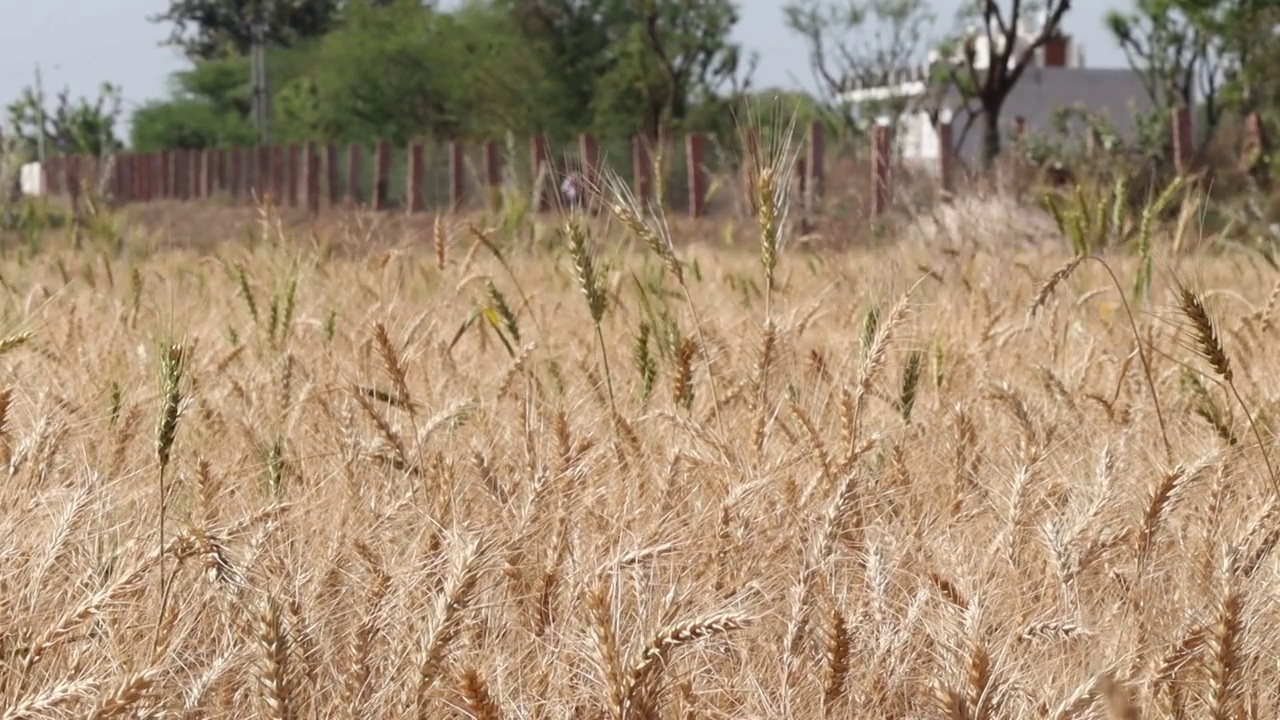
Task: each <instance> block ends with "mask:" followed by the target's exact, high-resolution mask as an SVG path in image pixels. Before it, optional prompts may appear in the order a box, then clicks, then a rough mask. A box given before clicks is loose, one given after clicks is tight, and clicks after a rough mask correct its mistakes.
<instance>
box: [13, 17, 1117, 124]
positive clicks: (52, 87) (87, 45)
mask: <svg viewBox="0 0 1280 720" xmlns="http://www.w3.org/2000/svg"><path fill="white" fill-rule="evenodd" d="M739 2H740V6H741V8H742V20H741V22H740V23H739V26H738V30H737V38H738V40H739V41H740V42H741V43H742V44H743V45H744V46H746V48H748V49H751V50H755V51H757V52H759V53H760V65H759V68H758V70H757V73H756V76H755V79H756V87H758V88H765V87H795V86H797V85H799V86H801V87H809V86H810V85H811V77H812V76H811V74H810V71H809V65H808V60H807V58H806V55H805V45H804V43H803V41H801V40H800V39H799V38H798V37H796V36H794V35H793V34H792V33H790V32H789V31H787V30H786V28H785V26H784V25H783V22H782V7H783V5H784V4H785V3H784V1H783V0H739ZM960 2H961V0H939V1H938V2H936V3H934V8H935V12H936V14H937V15H938V17H939V25H940V26H941V27H939V28H938V29H939V30H943V29H947V28H950V27H952V21H953V18H954V16H955V11H956V8H957V7H958V6H959V4H960ZM1128 2H1129V0H1077V1H1076V2H1075V7H1074V8H1072V10H1071V11H1070V12H1069V13H1068V15H1067V17H1068V19H1067V21H1066V28H1067V31H1068V32H1070V33H1071V34H1072V35H1073V36H1074V37H1075V38H1076V39H1077V41H1078V42H1080V43H1082V44H1083V47H1084V51H1085V57H1086V62H1087V63H1088V64H1089V65H1091V66H1095V67H1099V66H1123V65H1124V56H1123V54H1122V53H1121V52H1120V50H1119V48H1118V47H1117V46H1116V45H1115V43H1114V42H1113V41H1112V40H1111V38H1110V37H1109V36H1108V34H1107V31H1106V29H1105V28H1104V27H1103V24H1102V19H1103V15H1104V14H1105V13H1106V10H1107V9H1108V8H1109V7H1114V6H1115V5H1116V4H1119V3H1124V4H1125V5H1127V4H1128ZM168 4H169V3H168V0H96V1H92V2H86V0H0V7H3V17H4V22H3V23H2V24H0V68H4V72H3V73H0V104H4V105H7V104H8V103H9V102H11V101H12V100H13V99H15V98H16V97H17V96H18V94H19V93H20V92H21V91H22V88H23V86H25V85H28V84H30V83H31V82H32V78H33V74H34V70H35V65H36V63H37V62H38V63H40V65H41V68H42V70H43V73H44V83H45V88H46V91H47V92H48V93H50V94H52V93H53V92H55V91H58V90H60V89H62V88H63V87H69V88H70V89H71V92H72V95H73V96H76V95H82V94H83V95H91V96H92V95H94V94H96V92H97V88H98V85H99V84H100V83H102V82H103V81H111V82H113V83H115V84H117V85H120V86H121V87H122V88H123V92H124V97H125V100H126V102H125V113H126V114H128V113H129V112H130V111H131V106H133V105H136V104H137V103H141V102H145V101H146V100H150V99H153V98H157V97H163V96H164V95H165V93H166V88H167V84H166V83H167V79H168V76H169V74H170V73H172V72H173V71H175V70H178V69H180V68H182V67H183V66H184V61H183V59H182V58H181V57H180V56H179V55H178V54H177V52H176V51H175V50H173V49H171V48H166V47H161V46H160V44H159V43H160V42H161V41H162V40H163V39H164V37H165V35H166V33H167V31H168V29H167V28H166V27H163V26H160V25H156V24H153V23H150V22H148V21H147V16H149V15H153V14H156V13H158V12H161V11H163V10H164V9H165V8H166V7H168Z"/></svg>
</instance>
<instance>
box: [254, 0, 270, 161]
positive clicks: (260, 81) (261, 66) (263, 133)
mask: <svg viewBox="0 0 1280 720" xmlns="http://www.w3.org/2000/svg"><path fill="white" fill-rule="evenodd" d="M262 2H263V0H258V2H256V3H254V6H253V7H254V9H253V28H252V33H253V45H252V48H251V49H250V53H249V68H250V70H249V72H250V74H251V78H250V82H251V83H252V87H253V124H254V127H256V128H257V130H258V142H259V143H260V144H261V145H263V146H264V147H265V146H266V145H268V144H270V141H271V135H270V132H269V124H270V123H269V119H270V116H269V104H270V97H271V96H270V94H269V93H268V92H267V23H266V20H265V19H264V18H263V12H262Z"/></svg>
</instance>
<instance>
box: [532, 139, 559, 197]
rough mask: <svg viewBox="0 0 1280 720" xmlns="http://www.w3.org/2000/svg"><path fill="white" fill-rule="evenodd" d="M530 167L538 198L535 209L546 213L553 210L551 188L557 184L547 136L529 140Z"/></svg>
mask: <svg viewBox="0 0 1280 720" xmlns="http://www.w3.org/2000/svg"><path fill="white" fill-rule="evenodd" d="M529 154H530V161H529V167H530V172H531V173H532V175H533V177H532V180H533V186H534V188H535V191H534V192H535V193H536V195H537V197H535V198H534V201H533V202H534V209H535V210H537V211H538V212H546V211H547V210H550V209H551V188H550V187H549V186H551V185H553V184H554V183H555V180H554V179H553V178H552V172H551V162H550V151H549V150H548V148H547V138H546V136H545V135H534V136H533V137H532V138H530V139H529Z"/></svg>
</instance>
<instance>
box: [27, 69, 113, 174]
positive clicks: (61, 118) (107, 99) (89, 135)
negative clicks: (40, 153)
mask: <svg viewBox="0 0 1280 720" xmlns="http://www.w3.org/2000/svg"><path fill="white" fill-rule="evenodd" d="M120 112H121V99H120V88H119V87H117V86H115V85H112V84H111V83H103V84H102V86H101V88H100V89H99V91H98V97H97V98H96V99H95V100H94V101H92V102H90V101H89V100H88V99H87V98H84V97H81V98H79V99H78V100H75V101H72V100H71V91H70V90H69V89H64V90H62V91H61V92H59V93H58V96H57V99H56V102H55V105H54V107H53V109H52V111H50V110H49V109H48V108H46V107H45V106H44V102H43V98H41V96H40V93H38V92H36V90H34V89H33V88H31V87H27V88H24V89H23V91H22V95H21V96H20V97H19V98H18V99H17V100H15V101H14V102H13V103H10V105H9V124H10V125H11V126H12V127H13V128H14V132H15V134H16V136H17V138H18V140H19V144H20V147H21V149H22V150H23V154H24V155H25V156H27V157H35V155H36V150H37V148H38V146H39V144H40V138H41V135H43V137H44V146H45V153H46V154H48V155H62V154H65V155H93V156H95V157H100V156H102V155H106V154H109V153H113V152H115V151H116V150H119V149H120V141H119V140H118V139H117V138H116V134H115V126H116V123H117V122H118V121H119V119H120Z"/></svg>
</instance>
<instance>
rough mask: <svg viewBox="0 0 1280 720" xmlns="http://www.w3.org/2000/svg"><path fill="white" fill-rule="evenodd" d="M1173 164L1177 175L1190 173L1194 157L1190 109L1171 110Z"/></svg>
mask: <svg viewBox="0 0 1280 720" xmlns="http://www.w3.org/2000/svg"><path fill="white" fill-rule="evenodd" d="M1171 131H1172V134H1173V162H1174V167H1175V168H1176V169H1177V171H1178V173H1179V174H1182V175H1186V174H1188V173H1190V172H1191V171H1192V161H1193V157H1194V155H1195V141H1194V139H1193V138H1194V133H1193V128H1192V124H1191V108H1188V107H1186V106H1179V107H1177V108H1174V110H1173V127H1172V128H1171Z"/></svg>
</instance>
